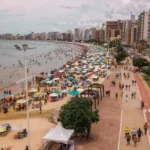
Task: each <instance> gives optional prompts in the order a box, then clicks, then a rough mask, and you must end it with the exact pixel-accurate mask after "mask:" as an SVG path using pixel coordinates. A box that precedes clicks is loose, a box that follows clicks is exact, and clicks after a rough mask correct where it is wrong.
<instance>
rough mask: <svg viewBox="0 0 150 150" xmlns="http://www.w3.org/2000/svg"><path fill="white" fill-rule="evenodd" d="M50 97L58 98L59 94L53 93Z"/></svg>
mask: <svg viewBox="0 0 150 150" xmlns="http://www.w3.org/2000/svg"><path fill="white" fill-rule="evenodd" d="M49 96H50V97H58V94H56V93H52V94H50V95H49Z"/></svg>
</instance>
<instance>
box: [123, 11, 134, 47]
mask: <svg viewBox="0 0 150 150" xmlns="http://www.w3.org/2000/svg"><path fill="white" fill-rule="evenodd" d="M136 25H137V21H136V20H135V16H134V15H133V14H132V13H131V18H130V20H124V21H122V30H121V35H122V36H121V42H122V43H123V44H125V45H132V44H131V43H132V42H131V41H133V39H132V40H131V37H133V35H131V29H132V28H133V27H134V26H136ZM135 31H136V32H137V30H135ZM136 34H137V33H136Z"/></svg>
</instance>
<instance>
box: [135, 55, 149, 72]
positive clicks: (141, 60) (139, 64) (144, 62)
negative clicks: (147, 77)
mask: <svg viewBox="0 0 150 150" xmlns="http://www.w3.org/2000/svg"><path fill="white" fill-rule="evenodd" d="M148 65H149V62H148V61H147V60H146V59H144V58H134V59H133V66H136V67H138V68H139V70H141V68H142V67H144V66H148Z"/></svg>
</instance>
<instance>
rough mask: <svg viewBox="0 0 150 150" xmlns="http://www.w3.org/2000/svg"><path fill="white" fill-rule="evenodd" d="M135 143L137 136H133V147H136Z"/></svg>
mask: <svg viewBox="0 0 150 150" xmlns="http://www.w3.org/2000/svg"><path fill="white" fill-rule="evenodd" d="M137 141H138V139H137V136H136V135H135V136H134V137H133V142H134V147H135V146H136V145H137Z"/></svg>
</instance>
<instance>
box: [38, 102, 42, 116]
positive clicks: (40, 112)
mask: <svg viewBox="0 0 150 150" xmlns="http://www.w3.org/2000/svg"><path fill="white" fill-rule="evenodd" d="M39 108H40V114H42V102H41V101H40V107H39Z"/></svg>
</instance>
